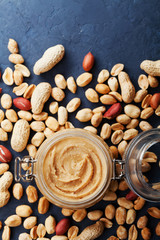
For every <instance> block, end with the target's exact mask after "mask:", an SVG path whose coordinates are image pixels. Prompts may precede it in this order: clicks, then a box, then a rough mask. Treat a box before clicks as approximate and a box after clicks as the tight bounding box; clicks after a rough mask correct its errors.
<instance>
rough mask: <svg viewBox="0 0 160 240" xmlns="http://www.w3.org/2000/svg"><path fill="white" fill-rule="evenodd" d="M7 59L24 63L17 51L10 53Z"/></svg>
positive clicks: (16, 62) (15, 62)
mask: <svg viewBox="0 0 160 240" xmlns="http://www.w3.org/2000/svg"><path fill="white" fill-rule="evenodd" d="M8 59H9V61H10V62H11V63H14V64H21V63H24V58H23V57H22V55H20V54H18V53H11V54H10V55H9V58H8Z"/></svg>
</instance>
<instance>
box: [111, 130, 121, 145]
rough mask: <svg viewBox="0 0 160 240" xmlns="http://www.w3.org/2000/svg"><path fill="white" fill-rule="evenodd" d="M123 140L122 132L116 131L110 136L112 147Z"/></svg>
mask: <svg viewBox="0 0 160 240" xmlns="http://www.w3.org/2000/svg"><path fill="white" fill-rule="evenodd" d="M122 138H123V131H122V130H116V131H115V132H114V133H113V134H112V136H111V142H112V143H113V144H114V145H117V144H118V143H119V142H120V141H121V140H122Z"/></svg>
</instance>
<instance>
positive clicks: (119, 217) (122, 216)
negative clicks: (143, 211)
mask: <svg viewBox="0 0 160 240" xmlns="http://www.w3.org/2000/svg"><path fill="white" fill-rule="evenodd" d="M126 216H127V213H126V209H125V208H124V207H118V208H117V209H116V215H115V218H116V221H117V223H118V225H123V224H124V223H125V222H126Z"/></svg>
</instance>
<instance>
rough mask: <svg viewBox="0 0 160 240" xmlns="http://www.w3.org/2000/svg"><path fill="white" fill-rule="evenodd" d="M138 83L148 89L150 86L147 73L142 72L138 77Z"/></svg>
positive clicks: (142, 87)
mask: <svg viewBox="0 0 160 240" xmlns="http://www.w3.org/2000/svg"><path fill="white" fill-rule="evenodd" d="M138 85H139V87H140V88H141V89H144V90H146V89H147V88H148V87H149V81H148V78H147V76H146V75H144V74H141V75H140V76H139V78H138Z"/></svg>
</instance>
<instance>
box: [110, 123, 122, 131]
mask: <svg viewBox="0 0 160 240" xmlns="http://www.w3.org/2000/svg"><path fill="white" fill-rule="evenodd" d="M111 129H112V130H113V131H116V130H124V129H125V127H124V126H123V125H122V124H121V123H113V124H112V125H111Z"/></svg>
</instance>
